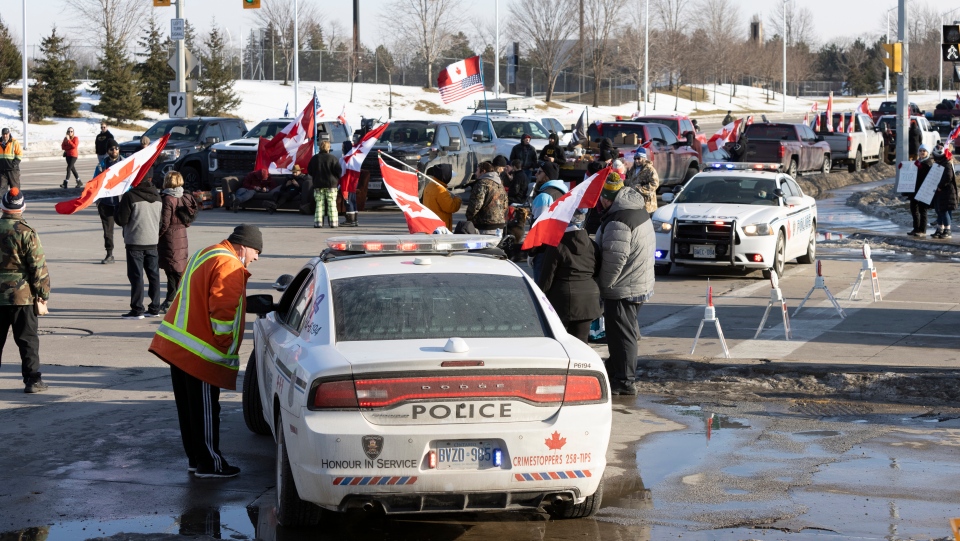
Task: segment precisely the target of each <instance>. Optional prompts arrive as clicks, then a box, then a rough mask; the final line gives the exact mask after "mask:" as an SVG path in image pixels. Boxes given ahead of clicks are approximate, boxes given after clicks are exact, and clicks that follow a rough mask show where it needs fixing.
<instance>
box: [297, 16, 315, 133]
mask: <svg viewBox="0 0 960 541" xmlns="http://www.w3.org/2000/svg"><path fill="white" fill-rule="evenodd" d="M298 26H300V0H293V114H294V115H298V114H300V113H299V111H300V55H299V52H298V49H300V39H299V38H300V34H299V32H298V28H297V27H298ZM314 120H316V119H314Z"/></svg>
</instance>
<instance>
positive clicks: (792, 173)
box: [787, 158, 800, 179]
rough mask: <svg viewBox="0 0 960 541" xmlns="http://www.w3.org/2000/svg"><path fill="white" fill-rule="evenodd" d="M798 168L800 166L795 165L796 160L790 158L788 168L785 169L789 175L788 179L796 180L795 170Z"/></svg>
mask: <svg viewBox="0 0 960 541" xmlns="http://www.w3.org/2000/svg"><path fill="white" fill-rule="evenodd" d="M798 167H800V165H799V164H798V163H797V159H796V158H791V159H790V166H789V167H787V174H788V175H790V178H792V179H796V178H797V168H798Z"/></svg>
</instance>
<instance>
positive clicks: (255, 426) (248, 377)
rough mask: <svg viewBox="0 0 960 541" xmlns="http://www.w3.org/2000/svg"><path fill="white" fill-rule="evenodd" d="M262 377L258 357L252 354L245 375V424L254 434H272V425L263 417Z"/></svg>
mask: <svg viewBox="0 0 960 541" xmlns="http://www.w3.org/2000/svg"><path fill="white" fill-rule="evenodd" d="M259 380H260V376H259V375H258V374H257V356H256V354H255V353H254V352H252V351H251V352H250V360H248V361H247V368H246V370H245V371H244V373H243V422H244V423H246V425H247V428H249V429H250V432H253V433H254V434H261V435H264V436H266V435H268V434H270V425H269V424H267V420H266V419H264V417H263V401H261V400H260V383H259Z"/></svg>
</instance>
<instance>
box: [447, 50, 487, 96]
mask: <svg viewBox="0 0 960 541" xmlns="http://www.w3.org/2000/svg"><path fill="white" fill-rule="evenodd" d="M437 88H439V89H440V99H442V100H443V103H450V102H453V101H457V100H459V99H461V98H464V97H466V96H468V95H470V94H473V93H474V92H483V74H482V73H481V71H480V57H479V56H473V57H470V58H467V59H465V60H461V61H459V62H454V63H453V64H450V65H449V66H447V67H446V69H444V70H443V71H441V72H440V74H439V75H438V76H437Z"/></svg>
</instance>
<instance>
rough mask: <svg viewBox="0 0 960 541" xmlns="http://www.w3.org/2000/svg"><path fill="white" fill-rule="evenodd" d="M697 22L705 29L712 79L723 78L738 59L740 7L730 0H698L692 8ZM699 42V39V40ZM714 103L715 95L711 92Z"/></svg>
mask: <svg viewBox="0 0 960 541" xmlns="http://www.w3.org/2000/svg"><path fill="white" fill-rule="evenodd" d="M694 19H695V21H696V23H697V26H698V27H699V28H700V29H702V30H703V31H704V32H705V39H706V45H707V49H708V50H709V51H710V54H709V55H700V57H703V56H709V59H710V66H705V67H706V68H708V69H709V68H711V67H712V70H713V74H712V75H713V80H714V81H717V80H719V81H721V82H725V81H726V80H727V77H728V76H729V71H730V70H731V69H732V68H733V65H734V64H735V63H736V62H737V58H736V49H737V46H738V45H739V43H740V42H741V41H743V39H742V37H741V36H742V35H743V34H741V32H743V30H744V29H745V26H744V24H743V19H742V17H741V16H740V8H739V6H737V5H736V3H734V1H733V0H700V1H699V2H698V3H697V5H696V10H695V11H694ZM698 43H699V42H698ZM713 102H714V103H716V96H714V100H713Z"/></svg>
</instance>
